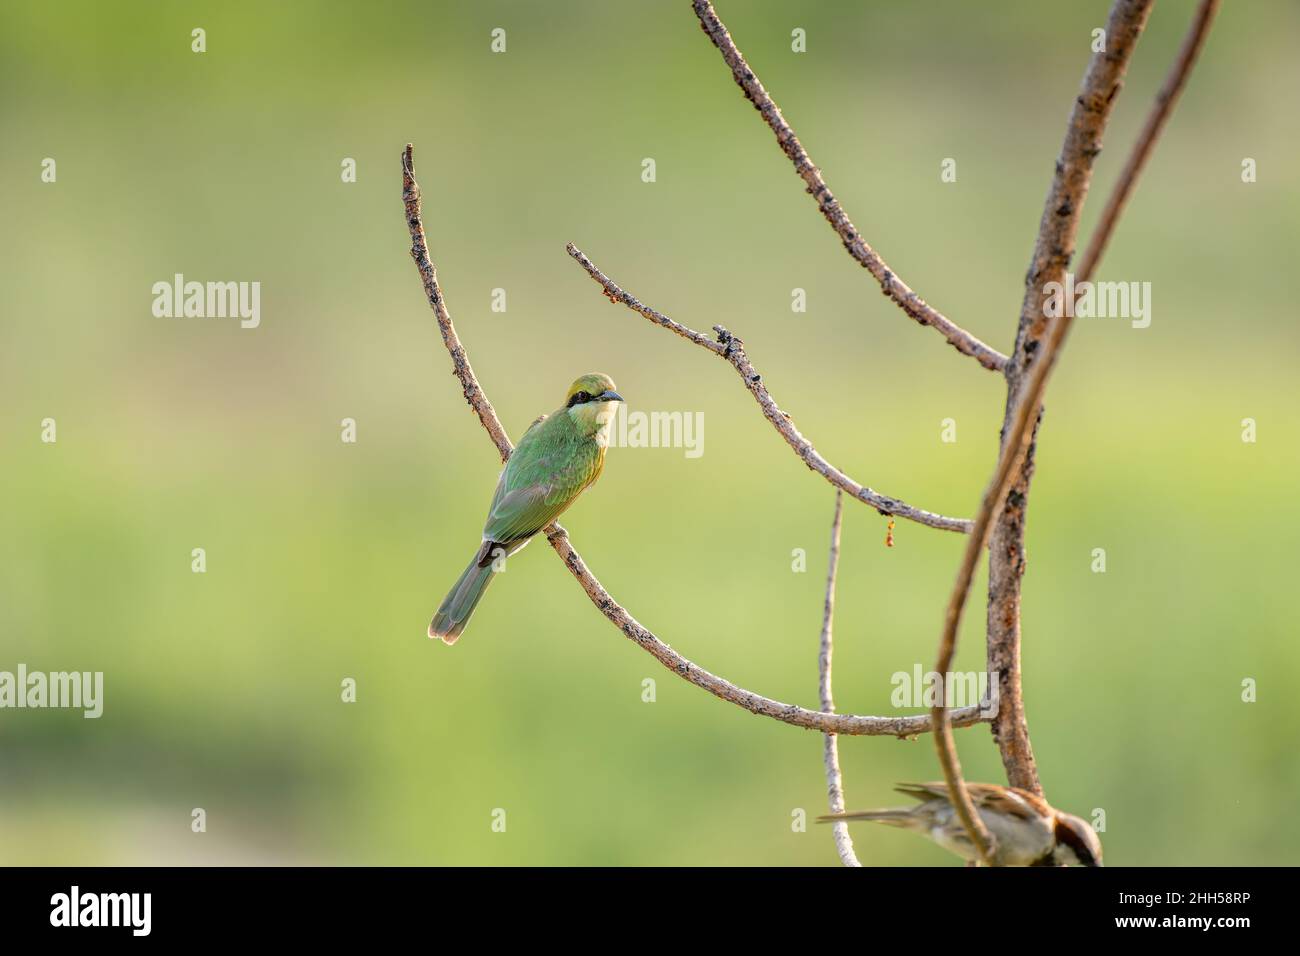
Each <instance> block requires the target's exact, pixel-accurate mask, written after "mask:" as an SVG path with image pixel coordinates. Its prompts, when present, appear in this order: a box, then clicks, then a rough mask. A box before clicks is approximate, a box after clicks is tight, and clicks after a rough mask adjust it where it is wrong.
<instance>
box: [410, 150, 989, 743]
mask: <svg viewBox="0 0 1300 956" xmlns="http://www.w3.org/2000/svg"><path fill="white" fill-rule="evenodd" d="M402 201H403V204H404V205H405V207H406V223H407V227H408V229H409V230H410V233H411V258H412V259H414V260H415V264H416V267H417V268H418V269H419V271H420V277H421V279H422V280H423V282H424V291H425V295H426V296H427V298H428V300H429V305H430V307H432V309H433V312H434V315H435V317H436V318H437V320H438V328H439V330H440V331H441V332H442V339H443V343H444V344H445V345H446V346H447V351H448V352H449V353H450V354H451V357H452V365H453V372H454V374H455V375H456V377H457V379H459V380H460V384H461V389H462V390H463V392H464V394H465V397H466V400H467V401H469V403H470V405H471V407H472V408H473V409H474V411H475V412H476V413H477V414H478V417H479V421H480V423H481V424H482V425H483V429H484V430H485V431H486V432H487V433H488V436H489V437H490V438H491V439H492V442H493V444H495V445H496V447H497V451H498V452H500V454H501V458H502V460H503V461H504V460H505V459H507V458H509V457H510V453H511V451H512V450H513V446H512V445H511V443H510V439H509V437H508V436H507V435H506V433H505V429H504V428H503V427H502V426H501V421H500V420H499V419H498V418H497V414H496V411H495V410H494V409H493V408H492V403H491V402H489V401H488V399H487V395H486V394H484V392H483V389H482V387H481V386H480V385H479V384H478V380H477V379H476V378H475V377H474V370H473V369H472V368H471V366H470V364H469V359H468V356H466V354H465V350H464V349H463V348H462V347H461V345H460V340H459V339H458V338H457V336H456V330H455V328H454V327H453V325H452V322H451V315H450V314H449V313H448V312H447V308H446V305H445V304H444V303H443V297H442V290H441V288H440V287H439V285H438V274H437V271H436V270H435V269H434V267H433V263H432V261H431V260H430V258H429V249H428V245H427V243H426V242H425V238H424V225H423V222H422V220H421V210H420V187H419V185H418V184H417V183H416V181H415V162H414V155H413V148H412V146H411V145H410V144H409V143H408V144H407V146H406V149H405V150H404V151H403V153H402ZM543 532H544V533H545V535H546V538H547V540H548V541H549V542H550V544H551V547H552V548H554V549H555V552H556V554H558V555H559V556H560V557H561V559H563V561H564V564H565V567H567V568H568V569H569V572H570V573H571V574H572V575H573V576H574V578H576V579H577V581H578V583H579V584H580V585H582V589H583V590H584V591H585V592H586V594H587V597H588V598H590V599H591V603H592V604H594V605H596V607H597V609H598V610H599V611H600V612H601V613H602V614H604V615H605V617H606V618H608V619H609V620H610V621H611V622H612V623H613V624H614V625H615V626H616V627H618V629H619V630H620V631H622V632H623V634H624V635H625V636H626V637H627V638H628V639H629V640H631V641H633V642H634V643H636V644H638V645H639V646H640V647H642V648H643V649H644V650H645V651H646V652H647V653H649V654H650V655H651V656H652V657H654V658H655V660H657V661H659V663H661V664H663V666H664V667H666V668H668V669H669V670H670V671H672V672H673V673H674V674H676V675H677V676H678V677H681V678H682V679H683V680H686V681H689V682H690V683H692V684H694V685H695V686H697V687H701V688H703V689H704V690H707V691H708V692H709V693H710V694H713V695H714V696H715V697H718V698H720V699H721V700H725V701H727V702H729V703H732V704H736V705H737V706H739V707H743V708H744V709H745V710H748V711H750V712H751V713H754V714H761V715H763V716H765V717H771V718H772V719H774V720H779V721H781V722H783V723H787V724H792V725H793V726H796V727H804V728H807V729H809V730H819V731H821V732H822V733H834V734H846V735H863V736H892V737H915V736H917V735H919V734H923V733H927V732H929V730H930V721H931V717H930V715H929V714H917V715H915V716H908V717H869V716H860V715H857V714H828V713H822V712H820V711H815V710H808V709H807V708H804V707H799V706H797V705H795V704H785V703H782V702H781V701H779V700H772V699H771V698H768V697H763V696H761V695H759V694H755V693H754V692H753V691H749V690H745V689H744V688H743V687H737V686H736V685H735V684H732V683H731V682H730V681H727V680H725V679H723V678H721V677H718V676H717V675H715V674H711V673H709V672H708V671H706V670H704V669H703V668H701V667H699V666H697V665H696V664H694V663H692V662H691V661H689V660H687V659H686V658H685V657H683V656H682V655H680V654H678V653H677V652H676V651H675V650H673V649H672V648H671V647H669V646H668V645H667V644H665V643H664V642H663V641H661V640H659V638H657V637H656V636H655V635H654V634H653V633H652V632H651V631H650V630H648V629H647V628H645V627H644V626H642V625H641V623H640V622H638V621H637V620H636V619H635V618H634V617H632V615H631V614H629V613H628V612H627V611H626V610H625V609H624V608H623V607H622V605H620V604H619V603H618V602H617V601H615V600H614V598H613V597H611V596H610V594H609V592H608V591H606V590H605V588H604V587H603V586H602V585H601V583H600V581H598V580H597V579H596V577H595V575H593V574H592V573H591V571H589V570H588V569H587V565H586V562H584V561H583V560H582V557H581V556H580V555H579V554H578V552H577V550H576V549H575V548H574V547H573V545H572V544H571V543H570V541H569V536H568V532H566V531H565V530H564V528H563V527H562V526H561V525H560V524H559V523H558V522H552V523H551V524H550V525H548V526H547V527H546V528H544V529H543ZM951 717H952V724H953V725H954V726H960V727H968V726H971V725H972V724H977V723H981V722H983V721H984V720H985V719H986V718H985V717H984V716H982V714H981V713H980V708H979V707H978V706H975V707H964V708H962V709H961V710H959V711H956V712H954V713H953V714H952V715H951Z"/></svg>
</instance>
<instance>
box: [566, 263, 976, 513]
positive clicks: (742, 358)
mask: <svg viewBox="0 0 1300 956" xmlns="http://www.w3.org/2000/svg"><path fill="white" fill-rule="evenodd" d="M566 248H567V249H568V251H569V255H570V256H572V257H573V259H574V260H575V261H576V262H577V263H578V265H580V266H582V268H583V269H585V270H586V272H587V274H588V275H589V276H591V277H592V279H594V280H595V281H596V282H597V283H598V284H599V285H600V286H601V288H602V289H604V291H605V297H606V298H607V299H609V300H610V301H611V302H615V303H619V302H621V303H622V304H623V305H625V306H627V307H628V308H629V309H631V310H632V311H633V312H638V313H640V314H641V315H643V316H645V317H646V318H647V319H649V320H650V321H651V322H653V323H654V324H655V325H659V326H662V327H663V328H665V329H668V330H669V331H670V332H674V333H676V334H677V335H680V336H681V337H682V338H684V339H689V340H690V341H692V342H694V343H695V344H696V345H698V346H699V347H700V348H702V349H707V350H708V351H710V352H712V353H713V354H714V355H717V356H719V357H720V358H723V359H726V360H727V362H728V363H730V365H731V367H732V368H734V369H735V370H736V374H738V375H739V376H740V380H741V381H742V382H744V383H745V388H747V389H748V390H749V393H750V394H751V395H753V396H754V401H756V402H758V407H759V408H760V409H762V411H763V417H764V418H766V419H767V420H768V421H769V422H771V423H772V427H773V428H775V429H776V430H777V432H778V433H780V435H781V437H782V438H784V439H785V440H786V443H787V444H788V445H789V446H790V447H791V448H793V449H794V452H795V454H796V455H798V456H799V458H800V460H802V461H803V463H804V464H805V465H807V466H808V467H809V468H810V469H811V470H812V471H815V472H817V473H818V474H819V475H821V476H822V477H823V478H825V479H826V480H827V481H829V482H830V483H831V484H832V485H834V486H835V487H837V488H839V489H840V490H842V491H844V492H845V493H847V494H848V495H849V496H850V497H852V498H855V499H857V500H858V501H861V502H864V503H866V504H868V505H871V507H873V508H875V509H876V510H877V511H878V512H880V513H881V514H882V515H897V516H898V517H899V518H906V519H907V520H909V521H915V522H916V523H917V524H923V525H925V526H926V527H929V528H939V529H941V530H943V531H957V532H962V533H966V532H969V531H970V528H971V522H970V521H969V520H967V519H966V518H950V517H948V516H946V515H940V514H935V513H934V512H932V511H926V510H925V509H924V508H914V507H913V506H912V505H909V504H908V503H907V502H905V501H900V500H899V499H898V498H891V497H889V496H888V495H882V494H880V493H879V492H878V491H873V490H872V489H871V488H868V487H867V486H866V485H862V484H859V483H858V482H856V481H854V480H853V479H852V478H850V477H849V476H848V475H846V474H845V473H844V472H842V471H840V470H839V469H838V468H836V467H835V466H834V465H832V464H831V463H830V462H829V461H827V460H826V459H825V458H823V457H822V456H821V454H820V453H818V451H817V449H816V448H814V447H813V444H812V442H810V441H809V440H808V439H807V438H804V436H803V435H802V434H800V432H799V429H798V428H796V427H795V424H794V420H793V419H792V418H791V417H790V415H789V414H788V413H786V412H783V411H782V410H781V407H780V406H779V405H777V403H776V401H775V399H773V398H772V395H771V393H770V392H769V391H768V390H767V386H766V385H764V384H763V376H762V375H760V374H759V373H758V372H757V371H756V370H755V369H754V366H753V365H752V364H750V361H749V358H748V357H747V356H746V355H745V349H744V342H743V341H742V340H741V339H740V337H739V336H736V335H733V334H732V333H731V332H729V331H727V330H726V329H725V328H723V327H722V326H721V325H715V326H714V327H713V328H714V331H715V332H717V334H718V341H716V342H715V341H714V340H712V339H710V338H709V337H708V336H707V335H705V334H704V333H703V332H697V331H695V330H694V329H691V328H688V327H687V326H685V325H682V324H681V323H680V322H676V321H674V320H672V319H670V318H669V317H668V316H666V315H664V314H663V313H662V312H659V311H658V310H656V309H652V308H651V307H650V306H648V305H646V304H645V303H643V302H641V301H640V300H639V299H637V298H636V297H635V296H633V295H631V294H630V293H628V292H625V291H624V290H623V289H621V288H619V286H618V285H617V284H616V283H615V282H614V280H612V279H611V278H609V276H607V275H605V273H603V272H601V271H600V269H598V268H596V265H595V263H593V262H592V261H591V260H590V259H589V258H587V256H586V255H585V254H584V253H583V252H582V250H581V249H579V248H578V247H577V246H575V245H574V244H573V243H569V244H568V246H567V247H566Z"/></svg>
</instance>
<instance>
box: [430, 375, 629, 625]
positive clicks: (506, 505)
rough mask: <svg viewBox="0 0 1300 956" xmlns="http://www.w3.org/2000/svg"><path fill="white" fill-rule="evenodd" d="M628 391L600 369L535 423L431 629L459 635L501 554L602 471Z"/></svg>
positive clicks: (503, 473) (506, 553)
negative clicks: (612, 422)
mask: <svg viewBox="0 0 1300 956" xmlns="http://www.w3.org/2000/svg"><path fill="white" fill-rule="evenodd" d="M621 401H623V397H622V396H621V395H619V394H618V392H617V391H615V389H614V380H613V379H611V378H610V377H609V376H608V375H602V374H600V373H599V372H593V373H592V374H590V375H584V376H582V377H581V378H580V379H578V380H577V381H576V382H574V383H573V384H572V385H570V386H569V393H568V395H566V396H565V397H564V405H563V406H562V407H561V408H559V409H557V410H556V411H554V412H551V414H549V415H543V416H542V417H541V418H539V419H537V421H535V422H533V423H532V424H531V425H529V426H528V431H526V432H524V437H523V438H521V439H519V444H518V445H517V446H515V450H514V452H513V454H511V456H510V458H509V460H507V462H506V466H505V468H504V469H502V471H501V478H500V479H499V480H498V481H497V490H496V494H494V495H493V496H492V507H491V508H489V509H488V517H487V524H485V525H484V526H483V543H482V544H481V545H479V548H478V550H477V551H476V552H474V559H473V560H472V561H470V563H469V567H467V568H466V569H465V573H464V574H462V575H461V576H460V580H459V581H457V582H456V584H455V585H454V586H453V587H452V589H451V591H450V592H449V593H448V594H447V596H446V597H445V598H443V600H442V605H441V606H440V607H439V608H438V613H437V614H435V615H434V616H433V621H432V622H430V624H429V636H430V637H440V638H442V639H443V641H445V642H446V643H448V644H454V643H456V638H458V637H460V635H461V632H462V631H464V630H465V625H466V624H468V623H469V617H470V615H471V614H473V613H474V608H475V607H477V606H478V602H479V601H480V600H482V598H483V592H484V591H486V590H487V586H488V584H489V583H490V582H491V580H492V576H493V574H495V573H496V571H497V570H498V568H499V567H500V562H501V561H503V560H504V559H505V558H507V557H508V556H510V555H512V554H514V553H515V552H516V551H518V550H519V549H520V548H522V547H523V546H524V545H526V544H527V543H528V541H529V539H530V538H532V536H533V535H535V534H537V532H539V531H541V530H542V529H543V528H545V527H546V526H547V525H548V524H550V523H551V522H552V521H554V520H555V519H556V518H558V517H559V516H560V515H561V514H562V513H563V512H564V509H565V508H567V507H569V505H571V504H573V503H574V502H575V501H576V500H577V499H578V496H579V495H580V494H582V493H583V492H584V491H586V490H587V487H588V486H589V485H590V484H591V483H592V482H594V481H595V480H596V479H597V478H599V477H600V472H601V470H602V469H603V468H604V467H605V449H606V448H607V447H609V423H610V420H611V419H612V418H613V417H614V413H615V412H616V411H618V406H617V405H616V404H615V403H616V402H621Z"/></svg>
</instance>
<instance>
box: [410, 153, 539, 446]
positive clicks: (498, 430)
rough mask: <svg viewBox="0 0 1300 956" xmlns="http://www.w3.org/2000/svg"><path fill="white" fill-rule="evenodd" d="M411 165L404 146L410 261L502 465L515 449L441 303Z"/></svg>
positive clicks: (467, 398)
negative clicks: (421, 219)
mask: <svg viewBox="0 0 1300 956" xmlns="http://www.w3.org/2000/svg"><path fill="white" fill-rule="evenodd" d="M413 163H414V159H413V151H412V147H411V144H410V143H407V144H406V149H405V150H403V152H402V205H403V206H404V207H405V209H406V226H407V228H408V229H409V230H410V233H411V258H412V259H414V260H415V267H416V268H417V269H419V270H420V280H421V281H422V282H423V283H424V294H425V296H426V297H428V299H429V306H430V308H432V309H433V314H434V317H435V318H436V319H437V320H438V331H439V332H441V333H442V341H443V344H444V345H446V346H447V351H448V352H449V353H451V371H452V374H453V375H455V376H456V378H458V379H460V386H461V391H462V393H463V394H464V395H465V401H467V402H469V407H470V408H472V409H474V412H475V414H477V415H478V420H479V421H480V422H481V423H482V425H483V427H484V429H486V430H487V433H488V437H489V438H491V439H492V444H494V445H496V446H497V452H499V453H500V455H501V460H502V461H505V460H506V459H507V458H509V457H510V452H512V451H513V450H514V446H513V445H512V444H510V439H509V437H508V436H507V435H506V432H505V429H504V428H502V427H501V422H500V420H499V419H498V418H497V413H496V409H494V408H493V407H492V403H491V402H489V401H488V397H487V395H486V393H484V391H483V389H482V388H481V387H480V386H479V383H478V379H477V378H475V377H474V369H473V368H472V367H471V366H470V364H469V356H468V355H466V354H465V349H464V348H463V347H462V346H461V344H460V339H459V338H458V337H457V336H456V329H455V327H454V326H453V325H452V324H451V315H450V313H448V312H447V306H446V304H445V303H444V302H443V301H442V289H441V288H439V286H438V272H437V270H436V269H434V267H433V262H432V261H431V260H430V259H429V245H428V243H427V242H426V241H425V238H424V223H423V222H421V221H420V185H419V183H417V182H416V181H415V167H414V165H413Z"/></svg>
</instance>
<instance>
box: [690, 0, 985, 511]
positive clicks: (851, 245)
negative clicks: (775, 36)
mask: <svg viewBox="0 0 1300 956" xmlns="http://www.w3.org/2000/svg"><path fill="white" fill-rule="evenodd" d="M693 5H694V7H695V15H696V16H697V17H699V20H700V27H701V29H703V30H704V32H705V33H706V34H708V37H709V39H710V40H712V41H713V45H714V46H716V47H717V48H718V51H719V52H720V53H721V54H722V58H723V60H725V61H726V63H727V66H729V67H730V68H731V75H732V77H733V78H734V79H735V81H736V85H737V86H739V87H740V89H741V91H742V92H743V93H744V94H745V97H746V98H747V99H748V100H749V101H750V102H751V103H753V104H754V108H755V109H756V110H758V112H759V113H760V114H761V115H762V117H763V120H764V122H766V123H767V125H768V126H769V127H771V130H772V132H773V133H775V134H776V141H777V142H778V143H780V145H781V149H782V150H783V151H784V152H785V154H786V156H787V157H789V159H790V162H791V163H793V164H794V168H795V172H797V173H798V174H799V177H800V178H801V179H802V180H803V181H804V183H805V184H806V185H807V187H808V193H809V194H810V195H811V196H812V197H813V199H815V200H816V201H817V208H818V209H820V210H821V214H822V216H824V217H825V219H826V221H827V222H828V223H830V225H831V228H832V229H834V230H835V233H836V235H838V236H839V237H840V240H841V241H842V242H843V243H844V248H845V250H846V251H847V252H848V254H849V255H851V256H852V257H853V258H854V259H855V260H857V262H858V264H859V265H861V266H862V267H863V268H864V269H866V270H867V271H868V272H870V273H871V275H872V277H874V278H875V280H876V281H877V282H878V283H879V284H880V289H881V291H882V292H884V294H885V295H886V296H888V297H889V298H890V299H892V300H893V301H894V302H895V303H897V304H898V305H899V307H901V308H902V310H903V311H904V312H906V313H907V314H908V315H910V316H911V317H912V318H913V319H915V320H916V321H917V322H919V323H920V324H921V325H929V326H933V327H934V328H935V329H937V330H938V331H939V333H940V334H941V335H943V337H944V338H945V339H947V340H948V343H949V344H950V345H951V346H952V347H953V348H955V349H956V350H957V351H958V352H961V353H962V354H963V355H969V356H971V357H973V358H975V359H976V360H977V361H978V362H979V363H980V364H981V365H983V366H984V367H985V368H987V369H991V370H994V371H1000V370H1002V369H1003V368H1005V367H1006V364H1007V357H1006V356H1005V355H1003V354H1002V353H1001V352H999V351H997V350H996V349H994V348H991V347H990V346H988V345H985V344H984V343H983V342H981V341H980V340H979V339H977V338H976V337H975V336H973V335H971V334H970V333H969V332H967V331H966V330H965V329H963V328H961V327H960V326H959V325H957V324H956V323H955V322H953V321H951V320H950V319H948V318H946V317H945V316H944V315H942V314H941V313H940V312H938V311H937V310H935V309H933V308H931V307H930V306H929V305H927V304H926V302H925V300H924V299H922V298H921V297H920V296H919V295H917V294H916V293H915V292H913V291H912V290H911V288H909V287H908V285H907V283H905V282H904V281H903V280H902V279H900V278H899V277H898V276H897V275H896V274H895V273H894V271H893V270H892V269H890V268H889V266H888V265H887V264H886V263H885V261H884V260H883V259H882V258H880V256H879V255H878V254H877V253H876V251H875V250H874V249H872V248H871V246H870V245H868V244H867V241H866V240H865V239H864V238H863V237H862V234H861V233H860V232H858V229H857V227H856V226H854V225H853V222H852V220H850V219H849V217H848V214H847V213H846V212H845V211H844V209H843V207H841V206H840V203H839V200H837V199H836V198H835V196H834V194H832V193H831V190H830V187H829V186H827V185H826V181H825V180H824V179H822V175H821V172H820V171H819V170H818V169H817V167H816V166H815V165H814V164H813V161H812V159H811V158H810V157H809V156H808V153H807V151H806V150H805V149H804V148H803V146H802V145H801V144H800V142H799V138H798V137H797V136H795V134H794V130H793V129H791V128H790V124H789V123H787V122H786V121H785V117H784V116H782V115H781V110H780V109H778V108H777V105H776V103H775V102H773V101H772V97H771V96H770V95H768V92H767V90H766V89H764V88H763V84H762V83H761V82H760V81H759V79H758V75H757V74H756V73H755V72H754V71H753V70H752V69H751V68H750V66H749V64H748V63H746V62H745V58H744V57H743V56H742V55H741V53H740V50H738V49H737V48H736V44H735V43H734V42H733V41H732V39H731V34H730V33H728V32H727V28H726V26H725V25H724V24H723V23H722V21H721V20H720V19H718V15H717V13H716V12H715V11H714V9H713V4H712V3H710V2H709V0H694V3H693ZM846 490H847V489H846ZM849 494H852V492H849Z"/></svg>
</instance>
